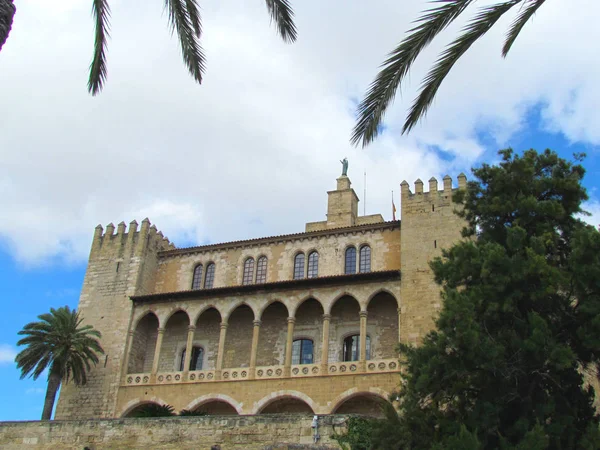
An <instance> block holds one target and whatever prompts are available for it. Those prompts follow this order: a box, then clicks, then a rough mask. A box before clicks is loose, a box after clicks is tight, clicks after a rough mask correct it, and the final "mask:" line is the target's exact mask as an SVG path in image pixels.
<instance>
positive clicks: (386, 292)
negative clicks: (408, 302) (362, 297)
mask: <svg viewBox="0 0 600 450" xmlns="http://www.w3.org/2000/svg"><path fill="white" fill-rule="evenodd" d="M379 294H389V295H390V296H392V297H393V298H394V300H395V301H396V304H397V305H398V308H400V299H399V298H398V297H397V296H396V294H394V293H393V292H392V291H390V290H389V289H386V288H381V289H377V290H376V291H374V292H373V293H372V294H371V295H369V297H368V298H367V302H366V305H365V308H366V309H367V311H368V309H369V304H370V303H371V300H373V298H374V297H376V296H377V295H379Z"/></svg>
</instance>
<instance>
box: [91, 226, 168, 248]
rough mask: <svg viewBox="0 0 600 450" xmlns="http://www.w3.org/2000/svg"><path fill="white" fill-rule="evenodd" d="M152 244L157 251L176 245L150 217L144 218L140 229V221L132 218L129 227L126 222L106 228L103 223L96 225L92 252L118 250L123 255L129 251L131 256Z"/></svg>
mask: <svg viewBox="0 0 600 450" xmlns="http://www.w3.org/2000/svg"><path fill="white" fill-rule="evenodd" d="M148 246H152V247H153V248H155V249H156V250H157V251H164V250H173V249H175V248H176V247H175V245H174V244H173V243H172V242H171V241H169V238H167V237H165V236H163V233H162V232H161V231H158V230H157V228H156V225H152V224H151V223H150V220H149V219H148V218H145V219H144V220H142V225H141V227H140V229H139V231H138V223H137V221H135V220H132V221H131V222H130V223H129V228H128V229H127V226H126V224H125V222H121V223H119V225H117V232H116V233H115V226H114V225H113V224H112V223H109V224H108V225H107V226H106V230H104V228H103V227H102V225H98V226H96V229H95V231H94V240H93V243H92V254H99V253H105V252H109V253H113V252H115V251H117V252H118V253H121V256H123V255H125V254H127V253H129V254H130V255H131V256H136V255H137V256H139V255H141V254H142V253H143V251H144V249H145V248H147V247H148Z"/></svg>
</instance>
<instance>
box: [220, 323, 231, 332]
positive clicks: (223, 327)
mask: <svg viewBox="0 0 600 450" xmlns="http://www.w3.org/2000/svg"><path fill="white" fill-rule="evenodd" d="M228 326H229V324H228V323H227V322H221V330H226V329H227V327H228Z"/></svg>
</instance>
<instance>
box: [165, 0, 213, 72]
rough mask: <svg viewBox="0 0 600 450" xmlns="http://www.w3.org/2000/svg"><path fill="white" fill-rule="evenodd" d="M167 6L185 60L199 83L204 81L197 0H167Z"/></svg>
mask: <svg viewBox="0 0 600 450" xmlns="http://www.w3.org/2000/svg"><path fill="white" fill-rule="evenodd" d="M165 7H166V8H167V11H168V15H169V25H170V26H171V32H173V31H175V32H177V36H178V38H179V44H180V46H181V54H182V56H183V62H184V63H185V65H186V67H187V68H188V71H189V72H190V74H191V75H192V77H194V79H195V80H196V81H197V82H198V83H202V75H203V74H204V69H205V59H204V52H203V51H202V47H201V46H200V41H199V36H200V33H199V32H200V31H201V27H200V14H199V12H198V7H197V5H196V0H165ZM188 7H191V10H188ZM190 11H191V12H190ZM190 14H191V15H192V16H193V17H194V19H192V18H191V17H190Z"/></svg>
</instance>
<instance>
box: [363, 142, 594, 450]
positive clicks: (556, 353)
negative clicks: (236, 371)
mask: <svg viewBox="0 0 600 450" xmlns="http://www.w3.org/2000/svg"><path fill="white" fill-rule="evenodd" d="M500 154H501V156H502V162H501V163H500V164H499V165H496V166H491V165H487V164H484V165H483V166H482V167H480V168H478V169H475V170H474V171H473V172H474V175H475V176H476V178H477V180H476V181H472V182H469V183H468V185H467V189H466V191H462V192H459V194H458V195H457V196H456V198H455V200H456V201H458V202H460V203H462V205H463V207H464V208H462V210H461V212H460V215H461V216H462V217H464V219H465V220H466V223H467V227H466V228H465V229H464V231H463V235H464V237H465V238H466V239H464V240H462V241H460V242H459V243H457V244H456V245H454V246H453V247H451V248H450V249H447V250H445V251H443V256H442V257H441V258H437V259H435V260H434V261H432V263H431V268H432V270H433V273H434V275H435V279H436V281H437V282H438V283H439V284H440V285H441V287H442V298H443V308H442V310H441V312H440V315H439V317H438V318H437V320H436V329H435V330H434V331H431V332H430V333H429V334H428V335H427V336H426V337H425V338H424V341H423V343H422V345H421V346H419V347H416V348H415V347H412V346H408V345H401V346H400V347H401V348H400V350H401V354H402V358H403V360H404V361H403V362H404V366H405V368H406V373H405V374H404V375H403V376H402V385H401V387H400V391H399V394H398V395H399V399H400V415H399V416H398V418H397V420H396V422H395V423H393V424H392V425H390V423H391V422H390V421H389V419H388V422H387V426H386V424H385V423H383V425H382V426H381V427H380V429H379V430H378V431H376V432H375V434H374V436H373V439H374V440H379V441H378V443H377V445H374V446H373V447H372V448H377V449H473V450H476V449H477V450H479V449H505V450H509V449H511V450H517V449H523V450H524V449H539V450H542V449H552V450H554V449H556V450H558V449H572V448H573V449H574V448H578V449H590V450H591V449H595V448H600V434H599V431H598V430H599V428H598V424H599V418H598V416H597V414H596V412H595V410H594V408H593V406H592V402H593V391H592V389H591V388H586V385H585V382H584V377H583V375H582V372H583V368H591V369H593V371H594V372H595V371H597V370H598V363H599V358H598V357H599V354H600V353H599V352H600V233H599V232H598V230H596V229H595V228H594V227H591V226H589V225H587V224H585V223H584V222H582V221H581V220H579V219H578V215H580V214H582V210H581V202H582V201H584V200H586V199H587V195H586V192H585V189H584V188H583V187H582V186H581V180H582V177H583V175H584V169H583V167H582V166H581V165H580V164H579V163H578V162H577V161H575V162H567V161H565V160H563V159H561V158H559V157H558V156H557V155H556V153H554V152H552V151H550V150H546V151H545V152H544V153H541V154H538V153H537V152H535V151H534V150H530V151H526V152H525V153H524V154H523V155H522V156H518V155H515V154H513V152H512V151H511V150H504V151H501V152H500ZM390 437H392V439H390Z"/></svg>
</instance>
